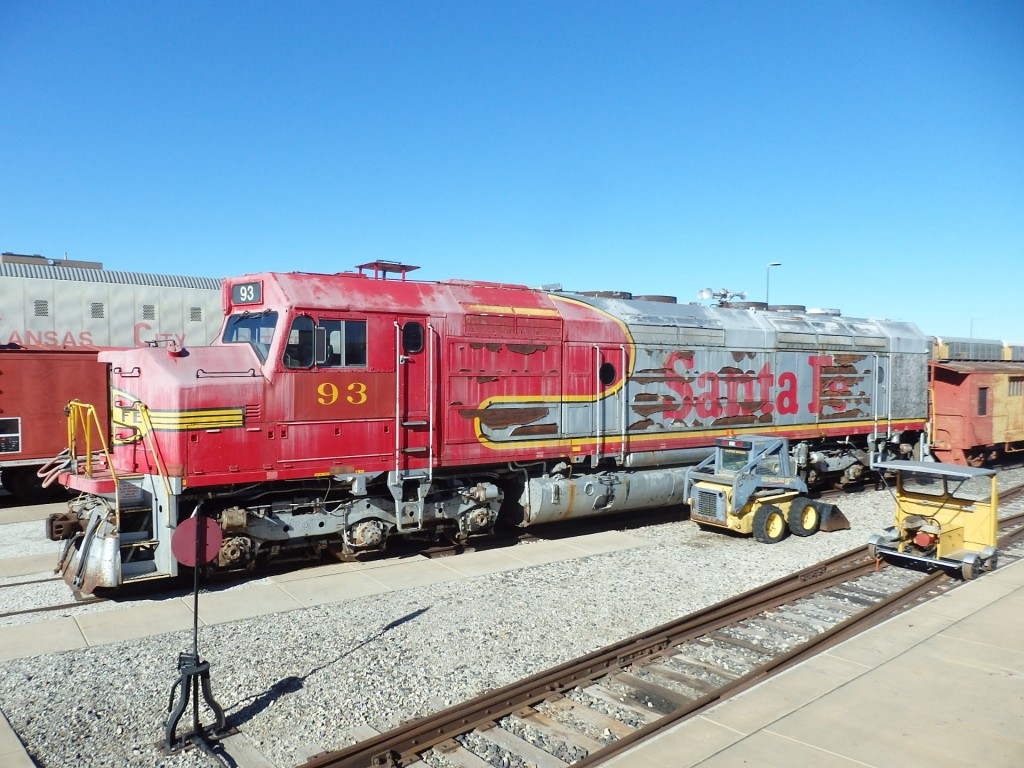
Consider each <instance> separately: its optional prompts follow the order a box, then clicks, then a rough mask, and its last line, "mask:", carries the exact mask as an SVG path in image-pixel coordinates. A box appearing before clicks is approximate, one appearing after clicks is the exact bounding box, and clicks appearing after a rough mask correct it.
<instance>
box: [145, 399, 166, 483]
mask: <svg viewBox="0 0 1024 768" xmlns="http://www.w3.org/2000/svg"><path fill="white" fill-rule="evenodd" d="M137 406H138V409H139V416H141V417H142V425H143V426H144V427H145V428H146V429H145V431H143V433H142V436H143V439H144V440H146V442H147V443H148V444H149V450H150V451H151V452H152V453H153V459H154V460H155V461H156V471H157V474H158V475H160V479H161V480H162V481H163V484H164V491H165V492H166V493H167V497H168V498H170V496H171V484H170V482H168V480H167V470H166V469H165V468H164V467H163V466H162V459H161V457H160V450H159V449H158V448H157V446H156V440H155V439H154V438H153V421H152V420H151V419H150V418H149V406H147V405H146V404H145V403H143V402H141V401H139V402H138V403H137Z"/></svg>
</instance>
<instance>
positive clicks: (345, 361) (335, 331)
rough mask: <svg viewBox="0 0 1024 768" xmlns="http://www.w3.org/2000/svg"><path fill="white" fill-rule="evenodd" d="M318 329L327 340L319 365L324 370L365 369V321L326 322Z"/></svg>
mask: <svg viewBox="0 0 1024 768" xmlns="http://www.w3.org/2000/svg"><path fill="white" fill-rule="evenodd" d="M320 328H321V329H323V332H324V334H325V336H326V338H327V354H326V356H325V358H324V360H323V361H322V362H321V363H320V365H321V366H322V367H324V368H365V367H366V321H365V320H326V319H323V320H321V321H320Z"/></svg>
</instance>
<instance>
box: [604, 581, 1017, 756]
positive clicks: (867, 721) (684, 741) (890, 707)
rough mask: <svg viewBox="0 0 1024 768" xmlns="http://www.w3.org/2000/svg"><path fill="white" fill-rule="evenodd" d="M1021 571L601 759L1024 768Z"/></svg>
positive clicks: (969, 587) (961, 592)
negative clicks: (613, 755)
mask: <svg viewBox="0 0 1024 768" xmlns="http://www.w3.org/2000/svg"><path fill="white" fill-rule="evenodd" d="M1022 638H1024V562H1018V563H1015V564H1013V565H1009V566H1005V567H1003V568H999V569H998V570H996V571H995V572H994V573H991V574H986V575H985V576H984V577H983V578H980V579H978V580H977V581H974V582H971V583H969V584H965V585H963V586H962V587H960V588H958V589H956V590H954V591H952V592H951V593H949V594H947V595H944V596H943V597H940V598H938V599H936V600H932V601H930V602H928V603H925V604H924V605H922V606H921V607H919V608H916V609H914V610H912V611H910V612H908V613H905V614H902V615H900V616H897V617H895V618H893V619H891V620H889V621H888V622H886V623H885V624H883V625H881V626H879V627H876V628H874V629H872V630H870V631H868V632H866V633H864V634H862V635H859V636H858V637H856V638H853V639H852V640H849V641H847V642H845V643H843V644H841V645H839V646H836V647H835V648H833V649H832V650H830V651H828V652H827V653H824V654H822V655H820V656H817V657H815V658H813V659H811V660H809V661H807V662H805V663H804V664H801V665H799V666H797V667H794V668H793V669H791V670H788V671H787V672H785V673H783V674H782V675H779V676H778V677H776V678H774V679H772V680H768V681H766V682H765V683H763V684H761V685H759V686H757V687H756V688H752V689H751V690H749V691H747V692H746V693H744V694H741V695H739V696H737V697H735V698H733V699H730V700H728V701H725V702H723V703H721V704H719V705H718V706H716V707H715V708H713V709H711V710H708V711H707V712H705V713H704V714H702V715H700V716H698V717H696V718H694V719H692V720H690V721H687V722H685V723H681V724H680V725H677V726H675V727H673V728H671V729H669V730H667V731H666V732H664V733H662V734H660V735H658V736H656V737H655V738H653V739H651V740H649V741H648V742H647V743H645V744H642V745H639V746H637V747H635V748H634V749H632V750H630V751H628V752H625V753H623V754H622V755H620V756H618V757H617V758H614V759H613V760H610V761H608V762H607V763H605V765H608V766H615V768H633V767H634V766H645V768H646V767H649V768H686V766H701V768H726V767H727V766H728V767H729V768H731V767H732V766H739V765H756V766H759V768H771V767H772V766H779V768H793V766H803V765H813V766H830V767H831V766H834V767H835V768H854V767H855V766H857V767H859V768H863V767H864V766H877V767H878V768H888V766H893V765H899V766H901V768H935V766H947V765H984V766H986V768H1004V767H1005V768H1011V766H1012V767H1013V768H1018V766H1021V765H1024V639H1022Z"/></svg>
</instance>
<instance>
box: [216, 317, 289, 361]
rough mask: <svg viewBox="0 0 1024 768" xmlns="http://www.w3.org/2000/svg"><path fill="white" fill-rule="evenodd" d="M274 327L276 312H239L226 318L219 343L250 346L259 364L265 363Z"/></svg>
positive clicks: (275, 324)
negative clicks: (257, 356) (254, 351)
mask: <svg viewBox="0 0 1024 768" xmlns="http://www.w3.org/2000/svg"><path fill="white" fill-rule="evenodd" d="M276 326H277V312H240V313H239V314H237V315H231V317H229V318H228V321H227V324H226V325H225V326H224V334H223V336H222V337H221V341H222V342H223V343H224V344H251V345H252V348H253V349H255V350H256V354H257V355H259V358H260V362H261V363H265V362H267V354H268V353H269V352H270V342H271V341H273V339H274V328H275V327H276Z"/></svg>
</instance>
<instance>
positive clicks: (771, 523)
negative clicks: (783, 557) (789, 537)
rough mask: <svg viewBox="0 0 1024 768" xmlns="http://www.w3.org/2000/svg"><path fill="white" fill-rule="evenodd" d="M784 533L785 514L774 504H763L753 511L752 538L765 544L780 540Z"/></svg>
mask: <svg viewBox="0 0 1024 768" xmlns="http://www.w3.org/2000/svg"><path fill="white" fill-rule="evenodd" d="M785 535H786V516H785V515H784V514H782V510H781V509H779V508H778V507H776V506H775V505H774V504H765V505H764V506H763V507H760V508H759V509H758V510H757V512H755V513H754V538H755V539H757V540H758V541H761V542H764V543H765V544H774V543H775V542H777V541H781V540H782V537H783V536H785Z"/></svg>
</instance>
